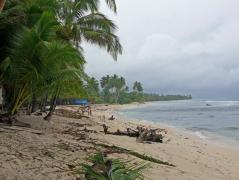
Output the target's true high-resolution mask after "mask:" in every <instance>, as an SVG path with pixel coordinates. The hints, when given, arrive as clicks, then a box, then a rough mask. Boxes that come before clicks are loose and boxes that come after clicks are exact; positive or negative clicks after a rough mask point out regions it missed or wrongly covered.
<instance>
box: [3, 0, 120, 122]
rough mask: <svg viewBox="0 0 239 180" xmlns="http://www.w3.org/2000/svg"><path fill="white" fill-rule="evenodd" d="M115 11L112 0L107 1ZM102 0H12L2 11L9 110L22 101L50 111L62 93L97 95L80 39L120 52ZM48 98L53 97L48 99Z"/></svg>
mask: <svg viewBox="0 0 239 180" xmlns="http://www.w3.org/2000/svg"><path fill="white" fill-rule="evenodd" d="M105 2H106V4H107V5H108V7H109V8H110V9H111V10H112V11H113V12H116V5H115V1H114V0H106V1H105ZM99 5H100V1H99V0H23V1H17V0H8V1H6V4H5V6H4V8H3V10H2V12H1V14H0V35H1V38H2V39H1V44H0V50H1V51H0V63H1V65H0V71H1V76H0V78H1V79H0V80H1V84H2V85H3V87H4V90H5V98H4V100H5V110H6V111H7V115H10V116H11V115H14V114H16V113H17V112H18V111H19V109H20V108H21V107H23V106H25V107H28V113H31V112H34V111H35V110H36V109H37V108H36V107H42V110H43V109H45V106H46V105H50V109H49V110H50V111H49V113H48V115H47V116H46V117H45V119H47V120H49V119H50V117H51V115H52V112H53V111H54V109H55V106H56V104H57V100H58V99H59V98H61V99H64V98H70V97H74V98H76V97H85V96H87V95H88V96H98V95H99V94H97V93H98V89H97V88H98V85H97V84H96V85H95V84H94V83H95V80H94V79H93V78H89V77H88V76H87V75H86V74H85V72H84V64H85V62H86V60H85V58H84V55H83V48H82V47H81V44H82V42H84V41H85V42H89V43H93V44H96V45H98V46H99V47H100V48H105V49H106V50H107V52H108V53H110V54H111V55H112V57H113V58H114V59H115V60H116V59H117V56H118V54H121V53H122V47H121V45H120V42H119V39H118V37H117V36H116V35H115V31H116V29H117V28H116V25H115V24H114V23H113V22H112V21H111V20H110V19H108V18H107V17H106V16H105V15H104V14H103V13H101V12H100V11H99ZM49 100H50V101H49Z"/></svg>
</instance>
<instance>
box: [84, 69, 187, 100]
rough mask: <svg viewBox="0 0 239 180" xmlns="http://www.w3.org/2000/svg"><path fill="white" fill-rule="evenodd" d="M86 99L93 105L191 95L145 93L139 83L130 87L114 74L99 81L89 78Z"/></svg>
mask: <svg viewBox="0 0 239 180" xmlns="http://www.w3.org/2000/svg"><path fill="white" fill-rule="evenodd" d="M86 87H87V93H88V97H89V98H90V99H91V101H92V102H94V103H110V104H112V103H116V104H117V103H119V104H127V103H132V102H147V101H170V100H185V99H192V96H191V95H163V94H162V95H159V94H154V93H145V92H144V89H143V85H142V83H141V82H138V81H135V82H134V83H133V84H132V85H131V86H128V85H127V84H126V79H125V78H124V77H120V76H118V75H116V74H114V75H112V76H110V75H106V76H104V77H102V78H101V79H100V81H98V80H96V79H95V78H91V79H90V81H88V84H87V85H86Z"/></svg>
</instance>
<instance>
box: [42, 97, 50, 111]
mask: <svg viewBox="0 0 239 180" xmlns="http://www.w3.org/2000/svg"><path fill="white" fill-rule="evenodd" d="M47 99H48V94H47V93H46V95H45V97H44V98H43V99H42V103H41V112H45V111H46V105H47Z"/></svg>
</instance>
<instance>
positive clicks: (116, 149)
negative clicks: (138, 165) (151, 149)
mask: <svg viewBox="0 0 239 180" xmlns="http://www.w3.org/2000/svg"><path fill="white" fill-rule="evenodd" d="M92 144H94V145H95V146H96V147H97V146H98V147H101V148H104V149H106V150H105V151H104V153H105V154H113V153H125V154H129V155H131V156H135V157H137V158H139V159H143V160H145V161H149V162H153V163H156V164H162V165H166V166H172V167H175V165H174V164H171V163H169V162H166V161H162V160H160V159H156V158H154V157H152V156H148V155H146V154H141V153H138V152H136V151H133V150H129V149H125V148H122V147H119V146H115V145H108V144H104V143H92Z"/></svg>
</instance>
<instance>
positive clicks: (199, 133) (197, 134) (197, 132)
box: [195, 131, 207, 139]
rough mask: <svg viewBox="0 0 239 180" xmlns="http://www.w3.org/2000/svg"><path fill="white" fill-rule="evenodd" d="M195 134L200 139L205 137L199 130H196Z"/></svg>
mask: <svg viewBox="0 0 239 180" xmlns="http://www.w3.org/2000/svg"><path fill="white" fill-rule="evenodd" d="M195 134H196V136H198V137H199V138H200V139H207V137H206V136H204V135H203V134H202V133H201V132H199V131H196V132H195Z"/></svg>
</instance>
